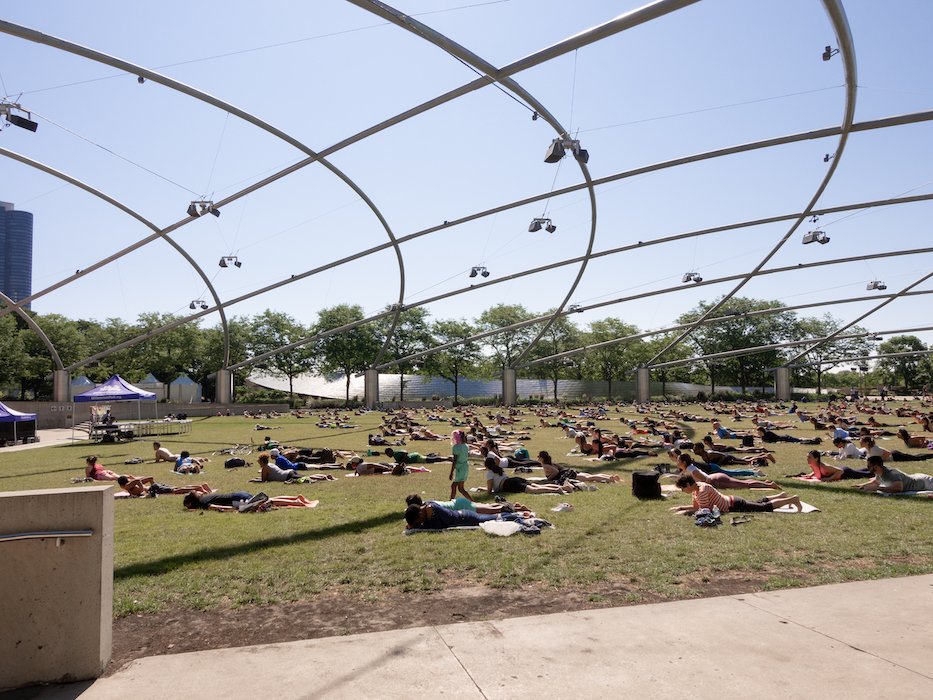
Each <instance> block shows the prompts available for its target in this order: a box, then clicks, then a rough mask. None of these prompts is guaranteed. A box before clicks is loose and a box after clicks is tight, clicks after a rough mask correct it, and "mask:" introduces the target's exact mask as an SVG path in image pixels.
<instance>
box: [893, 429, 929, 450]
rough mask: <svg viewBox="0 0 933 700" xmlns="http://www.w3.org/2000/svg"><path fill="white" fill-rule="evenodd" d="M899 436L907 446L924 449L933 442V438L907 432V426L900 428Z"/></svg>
mask: <svg viewBox="0 0 933 700" xmlns="http://www.w3.org/2000/svg"><path fill="white" fill-rule="evenodd" d="M897 436H898V437H899V438H900V439H901V440H902V441H903V443H904V446H905V447H915V448H917V447H919V448H921V449H923V448H926V447H929V446H930V445H931V444H933V438H928V437H924V436H923V435H911V434H910V433H908V432H907V429H906V428H901V429H900V430H898V431H897Z"/></svg>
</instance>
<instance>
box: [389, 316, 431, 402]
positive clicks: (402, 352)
mask: <svg viewBox="0 0 933 700" xmlns="http://www.w3.org/2000/svg"><path fill="white" fill-rule="evenodd" d="M389 308H391V307H389ZM392 318H393V317H392V316H387V317H385V318H383V319H382V320H380V321H379V322H378V323H377V324H376V335H377V337H378V340H379V345H380V347H382V344H383V343H385V338H386V335H387V334H388V332H389V329H390V328H391V327H392ZM433 340H434V339H433V338H432V337H431V330H430V328H429V326H428V311H427V309H424V308H422V307H417V308H414V309H406V310H405V311H402V313H400V314H399V318H398V325H397V326H396V327H395V332H394V333H393V334H392V338H391V339H390V340H389V346H388V348H386V353H385V359H386V360H398V359H401V358H403V357H407V356H408V355H414V354H415V353H416V352H421V351H422V350H427V349H428V348H429V347H431V345H433V344H434V343H433ZM414 366H415V363H413V362H402V363H400V364H398V365H395V367H396V368H398V372H399V374H400V375H401V377H400V382H399V387H400V394H399V400H401V401H404V400H405V374H406V372H411V371H413V369H414Z"/></svg>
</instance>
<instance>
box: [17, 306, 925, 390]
mask: <svg viewBox="0 0 933 700" xmlns="http://www.w3.org/2000/svg"><path fill="white" fill-rule="evenodd" d="M780 306H781V304H780V303H779V302H777V301H765V300H758V299H747V298H741V297H737V298H733V299H731V300H730V301H729V302H728V303H726V304H725V305H724V306H723V307H722V308H720V309H717V310H716V312H715V313H714V314H712V316H714V317H718V318H719V319H720V320H718V321H715V322H713V323H707V324H704V325H701V326H699V327H698V328H696V329H695V330H694V332H693V333H691V334H690V335H689V336H688V337H687V338H686V339H685V340H684V341H683V342H681V343H679V344H677V345H675V346H674V347H672V348H670V349H667V350H666V351H665V352H664V353H663V356H662V357H661V358H660V360H659V362H662V363H663V362H670V361H675V360H683V359H688V358H692V357H698V356H701V355H711V354H721V353H732V354H731V355H729V356H726V357H722V358H719V359H714V360H700V361H697V362H695V363H692V364H688V365H681V366H674V367H667V368H659V369H656V370H655V371H654V377H655V379H657V380H660V381H661V382H665V383H666V382H669V381H686V382H698V383H705V384H711V385H712V388H713V391H715V390H716V387H717V386H723V385H735V386H739V387H741V389H742V391H743V393H744V392H746V391H747V390H748V389H751V388H754V387H763V386H766V385H768V384H770V382H771V375H770V371H769V370H770V369H771V368H774V367H777V366H780V365H782V364H785V363H786V362H787V361H788V359H789V358H794V357H796V355H798V354H800V353H802V352H804V351H806V352H805V354H804V355H803V357H801V358H799V359H798V360H797V361H796V363H797V364H799V368H798V369H797V372H796V378H795V383H796V384H797V385H798V386H807V385H811V386H816V387H817V388H818V389H822V387H823V385H824V384H828V385H838V382H839V380H840V379H845V380H848V381H847V383H846V384H844V385H843V386H847V387H851V388H858V387H859V386H863V387H864V386H865V385H866V383H868V384H869V385H872V384H875V383H877V384H880V383H890V384H895V385H902V386H904V387H905V389H906V388H909V387H913V386H919V385H923V384H929V383H931V382H933V362H931V360H930V357H929V356H926V357H923V356H915V357H903V358H892V359H890V360H882V361H878V362H877V363H875V365H874V367H869V366H868V365H867V364H857V365H856V367H855V368H854V377H853V376H851V375H852V373H853V368H851V367H850V365H851V364H852V363H851V362H847V361H846V358H852V357H862V356H865V355H869V354H872V353H873V352H875V351H880V352H882V353H892V352H904V351H922V350H926V349H927V348H926V346H925V345H924V344H923V342H922V341H920V340H919V339H918V338H916V337H915V336H895V337H893V338H890V339H888V340H886V341H885V342H883V343H881V344H880V345H878V342H877V340H876V339H872V338H871V337H869V336H867V335H866V333H865V331H864V329H862V328H860V327H857V326H856V327H852V328H850V329H847V330H846V331H844V332H843V333H841V334H840V336H839V338H836V339H833V340H832V341H831V342H827V343H825V344H822V345H820V346H819V347H816V348H813V349H811V348H810V345H809V344H802V345H799V346H793V347H785V348H771V349H768V350H763V351H760V352H755V353H750V354H741V351H742V350H744V349H748V348H752V347H761V346H769V345H777V344H781V343H788V342H794V341H804V340H805V339H808V338H820V337H825V336H828V335H830V334H832V333H834V332H836V331H837V330H838V329H839V328H840V325H841V324H840V322H839V321H838V320H836V319H835V318H833V317H832V316H831V315H828V314H827V315H825V316H822V317H819V318H812V317H810V318H802V317H799V316H797V315H796V314H794V313H793V312H787V311H772V310H773V309H777V308H780ZM712 307H713V304H712V303H702V304H700V305H698V306H697V307H696V308H694V309H693V310H691V311H690V312H688V313H686V314H684V315H682V316H681V317H680V318H678V319H677V324H678V325H688V324H691V323H692V322H694V321H696V320H698V319H700V318H702V317H703V316H704V315H705V314H706V313H707V312H709V311H710V309H711V308H712ZM546 317H547V314H535V313H532V312H531V311H529V310H528V309H526V308H525V307H524V306H521V305H518V304H498V305H496V306H493V307H491V308H489V309H486V310H485V311H483V313H481V314H480V315H479V316H478V317H477V318H476V319H475V320H473V321H467V320H464V319H459V320H457V319H433V320H432V319H431V318H430V316H429V314H428V312H427V311H426V310H425V309H423V308H414V309H407V310H405V311H403V312H402V314H401V315H400V318H399V322H398V325H397V327H396V328H395V331H394V333H392V335H391V337H390V338H389V340H388V342H387V341H386V338H387V337H389V331H390V327H391V320H392V316H391V315H389V316H387V317H386V318H383V319H382V320H380V321H376V322H372V323H361V324H359V325H354V324H355V323H357V322H359V321H362V320H363V319H364V313H363V310H362V309H361V308H360V307H359V306H351V305H347V304H341V305H337V306H333V307H329V308H326V309H322V310H321V311H320V312H319V313H318V318H317V320H316V321H315V322H314V323H312V324H309V325H304V324H302V323H300V322H299V321H297V320H296V319H294V318H292V317H291V316H289V315H287V314H284V313H279V312H274V311H269V310H267V311H264V312H263V313H260V314H257V315H255V316H251V317H235V318H233V319H231V320H230V323H229V329H230V341H231V346H230V364H236V363H238V362H241V361H245V360H248V359H250V358H254V357H257V356H260V355H263V354H266V353H271V352H272V351H274V350H277V349H279V348H281V347H283V346H287V345H292V344H295V343H299V342H300V341H302V340H304V339H306V338H309V337H311V336H315V335H319V334H324V337H322V338H319V339H317V340H315V341H313V342H310V343H306V344H301V345H298V346H297V347H295V348H293V349H291V350H289V351H288V352H282V353H279V354H270V356H269V357H268V358H266V359H264V360H262V361H261V362H258V363H255V364H254V365H253V367H255V368H256V369H260V370H264V371H266V372H268V373H270V374H273V375H276V376H279V377H283V378H286V379H288V381H289V388H290V392H289V393H292V391H291V390H292V385H293V381H294V379H295V378H296V377H297V376H299V375H302V374H305V373H308V372H317V373H321V374H333V373H340V374H342V375H343V376H344V377H345V379H346V387H347V398H348V399H349V387H350V379H351V377H352V376H353V375H354V374H357V373H359V372H363V371H364V370H365V369H367V368H368V367H370V366H372V364H373V363H374V362H375V361H377V358H378V362H380V363H383V362H390V361H393V360H401V359H402V358H407V357H409V356H410V355H415V354H417V353H420V352H422V351H425V350H428V349H430V348H434V347H437V346H449V347H445V348H444V349H443V350H441V351H438V352H434V353H432V354H429V355H425V356H424V357H421V358H416V359H413V360H406V361H402V362H399V363H398V364H397V365H395V367H394V371H395V372H398V373H400V374H402V375H403V376H402V384H401V386H402V388H403V389H402V391H403V392H404V385H405V375H410V374H413V373H422V374H428V375H433V376H440V377H443V378H445V379H448V380H449V381H450V382H451V383H452V385H453V394H454V396H457V395H458V393H459V382H460V380H461V379H462V378H464V377H497V376H500V374H501V370H502V368H503V367H507V366H512V364H513V362H515V360H516V359H517V358H518V357H519V356H520V355H521V353H522V352H523V351H524V349H525V348H526V347H527V346H528V344H529V343H530V342H531V341H532V339H533V338H534V337H535V336H537V335H538V333H539V332H540V331H541V328H542V327H543V325H544V322H543V321H542V320H540V319H541V318H546ZM35 319H36V321H37V322H38V323H39V324H40V325H41V327H42V328H43V330H44V331H45V332H46V334H47V335H48V336H49V338H50V340H51V342H52V343H53V344H54V346H55V347H56V349H57V351H58V352H59V354H60V356H61V359H62V362H63V363H64V365H65V366H68V365H70V364H73V363H77V362H80V361H82V360H84V359H86V358H89V357H92V356H94V355H97V354H99V353H104V352H106V351H107V350H109V349H110V348H113V347H115V346H117V345H119V344H121V343H123V342H124V341H127V340H129V339H131V338H135V337H137V336H140V335H143V334H145V333H148V332H151V331H154V330H155V329H157V328H160V327H162V326H165V325H166V324H169V323H171V322H173V321H175V320H177V318H176V317H174V316H171V315H163V314H157V313H151V314H143V315H141V316H140V317H139V318H138V319H137V321H136V323H127V322H125V321H123V320H120V319H108V320H106V321H104V322H97V321H85V320H77V321H75V320H71V319H67V318H65V317H63V316H60V315H57V314H46V315H41V316H39V315H35ZM571 319H572V317H571V316H561V317H560V318H558V319H557V320H556V321H555V322H554V323H553V324H551V325H550V327H549V328H548V329H547V331H546V332H545V333H544V335H543V336H542V337H541V338H540V340H539V342H538V343H537V344H536V345H535V346H534V347H533V348H532V350H531V351H530V352H528V353H527V355H526V356H525V357H524V358H523V360H524V361H528V360H536V359H543V358H547V357H551V356H552V355H555V354H558V353H563V352H566V351H568V350H572V349H575V348H579V347H583V346H586V347H588V348H589V349H588V350H587V352H585V353H583V354H578V355H574V356H572V357H570V358H566V359H563V360H561V359H558V360H552V361H543V362H539V363H537V364H534V365H533V366H531V367H528V368H526V369H524V370H519V376H533V377H546V378H548V379H550V380H551V381H552V382H553V386H554V392H555V396H556V391H557V382H558V380H560V379H597V380H602V381H606V382H608V384H609V394H610V396H611V395H612V383H613V382H618V381H620V380H622V379H628V378H631V376H632V374H633V372H634V370H635V369H636V368H637V367H639V366H642V365H644V364H645V363H646V362H648V361H650V360H651V359H652V358H654V357H655V355H656V354H658V353H659V352H660V351H661V350H663V349H666V348H667V346H668V344H669V343H671V341H672V340H674V339H675V338H677V337H678V334H679V331H671V332H668V333H663V334H660V335H647V336H644V337H637V338H636V337H632V338H630V336H636V335H638V334H639V330H638V329H637V328H636V327H635V326H633V325H631V324H628V323H625V322H624V321H622V320H620V319H617V318H606V319H602V320H598V321H593V322H591V323H590V324H588V325H587V327H586V328H581V327H580V326H578V325H577V324H576V323H574V322H573V320H571ZM344 326H352V327H351V328H350V329H348V330H344V331H341V332H339V333H334V334H330V335H327V333H326V332H327V331H328V330H332V329H336V328H342V327H344ZM513 326H517V327H514V328H511V329H510V330H507V331H504V332H499V333H496V330H497V329H502V328H506V327H513ZM481 334H484V335H483V337H481V338H478V339H474V336H477V335H481ZM850 336H858V337H850ZM618 338H628V340H626V341H624V342H621V343H610V342H609V341H613V340H615V339H618ZM0 356H2V357H3V359H4V361H3V363H2V364H0V386H7V387H13V386H15V387H16V389H17V392H16V393H18V394H19V397H20V398H26V397H27V396H30V395H33V396H36V397H39V398H42V397H47V396H49V395H50V394H51V372H52V370H53V369H54V367H53V364H52V360H51V357H50V355H49V353H48V351H47V350H46V348H45V346H44V345H43V344H42V343H41V342H40V340H39V339H38V337H37V336H36V335H35V334H34V333H32V331H30V330H29V329H28V328H27V327H26V326H25V324H24V323H23V322H22V321H21V320H20V319H18V318H17V317H15V316H13V315H7V316H4V317H2V318H0ZM823 362H825V363H823ZM806 363H823V364H806ZM222 366H223V333H222V330H221V328H220V327H219V326H213V327H201V326H199V325H198V324H196V323H188V324H181V325H179V326H177V327H175V328H173V329H171V330H169V331H166V332H164V333H160V334H158V335H153V337H151V338H149V339H148V340H146V341H144V342H140V343H137V344H134V345H131V346H130V347H127V348H124V349H121V350H119V351H116V352H113V353H110V354H108V355H106V356H105V357H102V358H101V359H99V360H97V361H94V362H92V363H89V364H86V365H85V366H83V368H82V370H81V371H83V372H84V373H86V374H87V375H88V377H90V378H91V379H93V380H95V381H101V380H103V379H106V378H107V377H109V376H110V375H111V374H113V373H116V372H119V373H120V374H122V375H123V376H125V377H126V378H127V379H129V380H131V381H138V380H140V379H142V378H143V377H144V376H145V375H146V374H148V373H149V372H151V373H153V374H154V375H155V376H156V377H158V378H159V379H161V380H163V381H171V380H172V379H174V378H175V377H176V376H178V375H179V374H187V375H189V376H191V377H192V378H193V379H195V380H196V381H199V382H201V383H202V384H204V385H205V387H206V389H207V391H208V393H210V391H211V387H212V385H213V373H214V372H215V371H216V370H217V369H218V368H220V367H222ZM840 367H844V369H842V370H840V369H839V368H840ZM390 371H393V370H390ZM847 372H848V373H849V374H846V373H847ZM246 374H247V372H240V373H237V381H238V382H239V383H241V384H242V382H243V380H244V376H245V375H246ZM853 379H857V380H858V381H853ZM400 398H401V399H402V400H404V396H401V397H400Z"/></svg>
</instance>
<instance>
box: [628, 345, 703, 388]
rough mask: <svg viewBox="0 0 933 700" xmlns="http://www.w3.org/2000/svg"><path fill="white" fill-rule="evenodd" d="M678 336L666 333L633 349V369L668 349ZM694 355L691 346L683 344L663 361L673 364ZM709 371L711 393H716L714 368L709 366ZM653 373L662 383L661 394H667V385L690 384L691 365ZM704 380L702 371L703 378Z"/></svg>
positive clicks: (668, 352) (673, 349) (665, 356)
mask: <svg viewBox="0 0 933 700" xmlns="http://www.w3.org/2000/svg"><path fill="white" fill-rule="evenodd" d="M676 337H677V336H676V335H674V334H673V333H665V334H664V335H657V336H654V337H653V338H651V339H650V340H647V341H644V342H643V343H640V344H638V345H635V346H633V347H632V350H631V354H632V360H633V363H634V364H633V367H643V366H644V365H645V363H646V362H647V361H648V360H650V359H651V358H652V357H654V356H655V355H656V354H657V353H658V352H660V351H661V349H662V348H666V347H667V345H668V343H670V342H671V341H672V340H674V339H675V338H676ZM691 355H692V351H691V349H690V346H689V345H685V344H683V343H681V344H680V345H675V346H674V347H672V348H671V349H670V350H668V351H667V352H666V353H664V357H663V358H662V361H665V362H673V361H674V360H686V359H687V358H689V357H690V356H691ZM707 370H708V371H709V379H710V386H711V388H710V391H711V392H713V391H716V385H715V383H714V381H715V375H714V374H713V370H712V367H710V366H708V365H707ZM651 371H652V373H653V374H654V376H655V377H657V379H658V381H660V382H661V394H662V395H666V394H667V383H668V382H671V381H675V382H688V381H690V380H691V378H692V377H691V376H690V375H691V372H690V365H680V366H677V367H658V368H657V369H652V370H651ZM700 378H701V379H702V378H703V377H702V371H701V376H700Z"/></svg>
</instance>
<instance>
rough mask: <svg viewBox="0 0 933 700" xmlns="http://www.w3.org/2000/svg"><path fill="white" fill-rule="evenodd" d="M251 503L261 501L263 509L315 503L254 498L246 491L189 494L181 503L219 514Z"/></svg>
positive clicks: (302, 499) (300, 498)
mask: <svg viewBox="0 0 933 700" xmlns="http://www.w3.org/2000/svg"><path fill="white" fill-rule="evenodd" d="M252 501H261V502H262V504H263V505H264V508H263V509H265V508H268V507H273V508H313V507H314V506H316V505H317V503H318V502H317V501H309V500H308V499H307V498H305V497H304V496H301V495H298V496H273V497H272V498H269V497H268V496H266V495H265V494H264V493H260V494H256V495H255V496H254V495H253V494H251V493H248V492H246V491H234V492H233V493H196V492H194V491H192V492H191V493H188V494H185V500H184V501H183V502H182V503H183V505H184V506H185V508H187V509H188V510H217V511H221V512H236V511H238V510H239V509H240V507H241V506H243V505H245V504H247V503H250V502H252Z"/></svg>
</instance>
